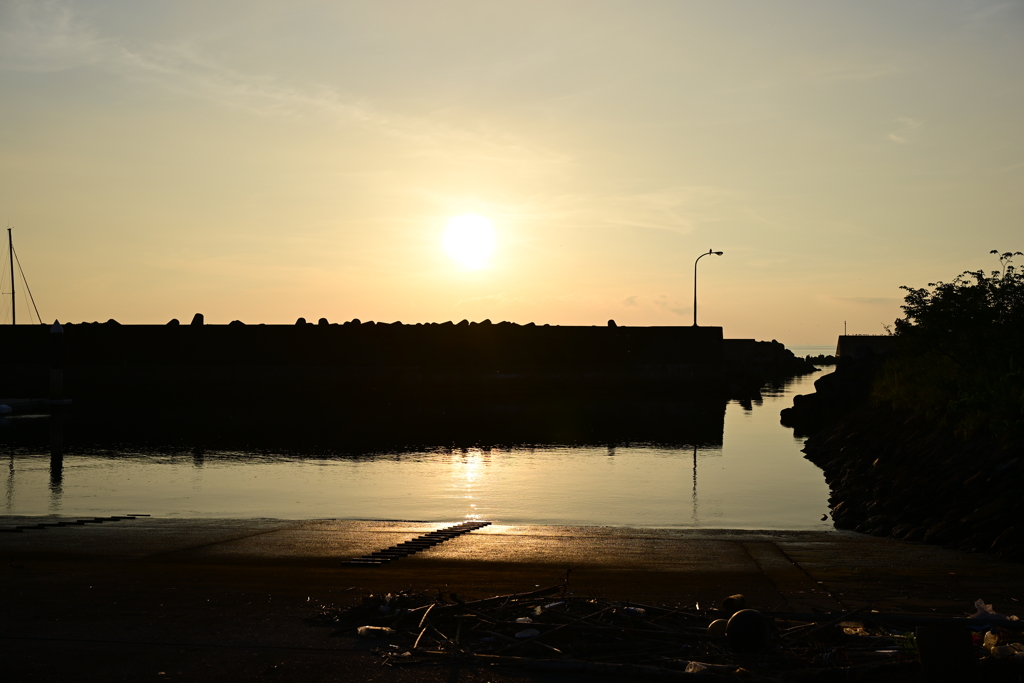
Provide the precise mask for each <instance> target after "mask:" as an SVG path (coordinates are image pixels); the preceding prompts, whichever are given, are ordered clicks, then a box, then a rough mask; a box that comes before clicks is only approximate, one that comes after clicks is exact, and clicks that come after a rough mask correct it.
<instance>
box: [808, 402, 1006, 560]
mask: <svg viewBox="0 0 1024 683" xmlns="http://www.w3.org/2000/svg"><path fill="white" fill-rule="evenodd" d="M804 451H805V453H806V454H807V458H808V459H810V460H811V462H813V463H815V464H816V465H818V466H819V467H821V468H822V470H824V472H825V479H826V481H827V482H828V485H829V488H830V489H831V490H832V495H831V497H830V499H829V500H830V504H831V507H832V517H833V520H834V521H835V525H836V527H838V528H840V529H853V530H855V531H859V532H862V533H866V534H872V535H874V536H890V537H893V538H897V539H902V540H907V541H923V542H925V543H933V544H937V545H943V546H947V547H951V548H958V549H961V550H968V551H972V552H990V553H994V554H995V555H996V556H997V557H1001V558H1004V559H1009V560H1014V561H1017V562H1024V523H1022V520H1024V496H1021V482H1024V457H1022V456H1024V448H1022V444H1019V443H1018V444H998V443H995V442H993V441H991V440H989V439H985V438H975V439H971V440H966V441H965V440H962V439H957V438H955V436H954V434H953V433H952V431H948V430H945V429H943V428H941V427H938V426H936V425H934V424H931V423H929V422H927V421H925V420H922V419H920V418H915V417H910V416H906V415H900V414H897V413H894V412H892V411H891V410H887V409H885V408H882V407H872V406H868V405H864V406H862V407H861V408H858V409H857V410H854V411H853V412H851V413H849V414H848V415H846V416H845V417H844V418H842V419H840V420H839V421H838V422H837V423H835V424H833V425H832V426H831V427H828V428H825V429H822V430H821V431H819V432H817V433H815V434H814V435H812V436H811V437H810V438H809V439H808V440H807V443H806V445H805V448H804Z"/></svg>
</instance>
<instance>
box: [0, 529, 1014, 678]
mask: <svg viewBox="0 0 1024 683" xmlns="http://www.w3.org/2000/svg"><path fill="white" fill-rule="evenodd" d="M74 519H85V518H52V517H50V518H27V517H0V529H9V528H14V527H16V526H32V525H34V524H36V523H39V522H44V523H52V522H55V521H59V520H64V521H69V520H74ZM459 521H461V520H440V521H438V522H436V523H424V522H375V521H345V520H311V521H295V520H264V519H249V520H223V519H156V518H141V517H140V518H136V519H126V520H119V521H106V522H102V523H90V524H84V525H81V526H79V525H72V526H64V527H46V528H43V529H25V530H23V531H21V532H17V533H0V581H2V585H3V586H4V590H3V607H2V610H0V647H2V649H3V659H2V661H3V662H4V664H3V670H4V672H5V680H12V681H13V680H26V681H28V680H61V679H70V678H74V679H75V680H83V681H87V680H160V681H164V680H193V681H204V680H242V679H246V680H250V679H266V680H280V681H292V680H296V681H297V680H340V681H345V680H374V679H375V678H377V679H379V680H389V681H405V680H409V681H432V680H445V681H478V680H479V681H495V682H498V681H505V680H508V681H512V680H526V679H529V680H546V679H545V678H544V676H543V675H540V674H535V673H534V674H531V673H527V672H516V671H514V670H511V671H510V670H501V671H491V670H480V669H474V668H466V669H460V670H454V669H445V670H443V671H442V670H440V669H436V668H434V669H425V668H422V667H421V668H418V669H416V670H397V669H382V668H381V667H380V664H379V663H378V659H377V658H376V657H374V656H372V655H370V654H368V649H369V648H370V647H371V646H380V645H381V643H377V642H371V641H365V640H360V639H357V638H354V637H347V636H342V637H331V636H330V629H326V630H325V629H324V628H320V627H316V626H313V625H311V624H310V623H309V622H308V621H307V619H308V618H309V617H312V616H313V615H315V614H317V613H318V612H320V611H321V610H323V609H324V608H325V607H326V608H333V607H340V606H343V605H346V604H350V603H352V602H355V601H357V600H358V599H359V598H360V597H361V596H363V595H366V594H368V593H381V592H397V591H425V592H431V593H435V592H437V591H438V590H441V591H449V592H457V593H458V594H460V595H462V596H465V597H467V598H478V597H488V596H491V595H497V594H505V593H513V592H522V591H529V590H532V589H534V588H537V587H541V586H549V585H553V584H556V583H560V582H562V581H565V580H566V577H568V583H567V586H568V590H569V591H570V592H572V593H573V594H576V595H582V596H592V597H605V598H610V599H618V600H627V599H628V600H634V601H637V602H641V603H648V604H659V605H660V604H672V605H689V606H694V605H697V604H699V605H700V606H701V607H702V608H706V607H711V606H713V605H715V604H717V603H718V602H719V601H720V600H721V599H722V598H723V597H725V596H727V595H729V594H732V593H737V592H742V593H744V594H745V595H746V596H747V599H748V605H749V606H752V607H756V608H761V609H767V610H775V611H794V612H813V611H843V610H852V609H856V608H858V607H861V606H863V605H865V604H868V603H870V604H872V605H873V608H874V609H878V610H880V611H899V612H907V613H918V614H930V615H942V616H965V615H966V614H968V613H969V612H970V606H971V604H972V603H973V602H974V600H976V599H977V598H984V599H985V601H986V602H988V603H992V604H993V605H995V608H996V610H997V611H1001V612H1004V613H1007V614H1014V613H1024V609H1021V604H1022V603H1020V602H1018V600H1024V568H1022V567H1021V566H1020V565H1014V564H1008V563H1003V562H999V561H997V560H994V559H992V558H989V557H985V556H979V555H968V554H965V553H961V552H957V551H950V550H945V549H942V548H936V547H932V546H925V545H918V544H909V543H901V542H897V541H891V540H885V539H877V538H872V537H865V536H861V535H858V534H853V533H846V532H828V533H823V532H800V531H730V530H706V529H705V530H667V529H630V528H611V527H553V526H507V525H500V524H495V525H491V526H487V527H484V528H482V529H479V530H476V531H473V532H471V533H467V534H465V535H462V536H459V537H457V538H453V539H451V540H448V541H446V542H444V543H441V544H440V545H437V546H434V547H432V548H428V549H424V550H422V551H420V552H418V553H416V554H415V555H412V556H410V557H406V558H403V559H400V560H397V561H395V562H392V563H389V564H385V565H381V566H352V565H348V564H345V562H346V561H347V560H348V559H350V558H353V557H357V556H361V555H365V554H367V553H371V552H373V551H375V550H380V549H383V548H387V547H390V546H393V545H395V544H397V543H401V542H403V541H407V540H410V539H412V538H415V537H417V536H420V535H422V534H424V533H427V532H430V531H433V530H435V529H440V528H444V527H446V526H450V525H452V524H454V523H457V522H459ZM1021 616H1024V614H1021ZM558 680H572V679H567V678H564V677H562V678H559V679H558Z"/></svg>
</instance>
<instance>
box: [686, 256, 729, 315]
mask: <svg viewBox="0 0 1024 683" xmlns="http://www.w3.org/2000/svg"><path fill="white" fill-rule="evenodd" d="M708 254H714V255H715V256H721V255H722V254H723V252H721V251H713V250H711V249H708V250H707V253H704V254H701V255H700V256H698V257H697V260H696V261H694V262H693V326H694V327H697V263H698V262H699V261H700V260H701V259H702V258H704V257H705V256H707V255H708Z"/></svg>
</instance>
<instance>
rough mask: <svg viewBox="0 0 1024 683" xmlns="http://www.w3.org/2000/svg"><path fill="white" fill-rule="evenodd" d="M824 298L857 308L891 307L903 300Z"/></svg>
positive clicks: (845, 297) (886, 298) (852, 297)
mask: <svg viewBox="0 0 1024 683" xmlns="http://www.w3.org/2000/svg"><path fill="white" fill-rule="evenodd" d="M825 298H826V299H828V300H830V301H837V302H839V303H846V304H857V305H859V306H891V305H894V304H898V303H900V302H902V301H903V299H897V298H896V297H891V296H830V297H825Z"/></svg>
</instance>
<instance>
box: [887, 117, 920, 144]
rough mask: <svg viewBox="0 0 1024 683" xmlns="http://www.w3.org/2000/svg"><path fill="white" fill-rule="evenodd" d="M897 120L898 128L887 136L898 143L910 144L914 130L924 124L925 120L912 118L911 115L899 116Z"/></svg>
mask: <svg viewBox="0 0 1024 683" xmlns="http://www.w3.org/2000/svg"><path fill="white" fill-rule="evenodd" d="M895 122H896V124H898V128H897V129H896V130H895V131H892V132H890V133H889V134H887V135H886V138H888V139H889V140H890V141H892V142H895V143H896V144H898V145H909V144H910V142H911V139H912V138H913V133H914V131H916V130H917V129H918V128H920V127H921V126H922V125H923V124H924V122H923V121H920V120H918V119H912V118H910V117H909V116H899V117H897V118H896V120H895Z"/></svg>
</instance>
